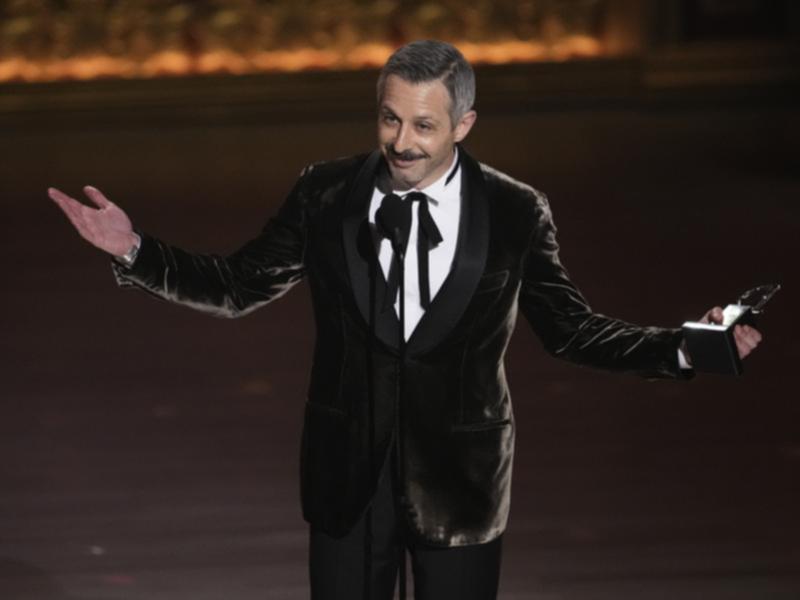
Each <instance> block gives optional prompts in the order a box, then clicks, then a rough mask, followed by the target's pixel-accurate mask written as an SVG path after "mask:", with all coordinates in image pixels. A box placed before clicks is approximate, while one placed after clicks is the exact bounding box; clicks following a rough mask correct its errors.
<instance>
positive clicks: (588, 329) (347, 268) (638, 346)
mask: <svg viewBox="0 0 800 600" xmlns="http://www.w3.org/2000/svg"><path fill="white" fill-rule="evenodd" d="M460 152H461V177H462V198H461V202H462V209H461V219H460V222H459V234H458V235H459V238H458V242H457V249H456V254H455V258H454V261H453V265H452V268H451V271H450V273H449V275H448V277H447V279H446V280H445V283H444V284H443V286H442V288H441V289H440V291H439V292H438V294H437V295H436V297H435V298H434V299H433V302H432V304H431V306H430V308H429V310H428V311H427V312H426V313H425V315H424V316H423V318H422V320H421V321H420V322H419V324H418V326H417V328H416V329H415V330H414V333H413V334H412V336H411V337H410V339H409V340H408V343H407V350H406V353H407V354H406V360H405V363H404V364H405V369H404V373H403V375H404V382H405V390H404V395H403V398H398V394H397V381H398V375H399V360H398V344H397V340H398V331H399V323H398V320H397V318H396V316H395V313H394V311H393V310H392V309H389V310H387V311H383V310H381V307H382V306H383V295H384V293H385V282H384V280H383V275H382V272H381V269H380V266H378V265H377V261H376V260H375V245H374V240H373V237H372V235H373V234H372V233H371V230H370V227H369V225H368V223H367V220H366V217H367V208H368V205H369V201H370V197H371V195H372V191H373V186H374V185H375V178H376V173H377V172H378V170H379V169H380V168H382V160H383V159H382V157H381V155H380V153H379V152H377V151H376V152H373V153H371V154H367V155H361V156H356V157H351V158H345V159H339V160H335V161H331V162H323V163H319V164H314V165H311V166H309V167H307V168H306V169H305V170H304V171H303V173H302V174H301V176H300V178H299V180H298V181H297V183H296V184H295V186H294V188H293V189H292V191H291V192H290V194H289V195H288V198H287V199H286V201H285V202H284V204H283V206H282V207H281V208H280V210H279V211H278V213H277V215H276V216H275V217H274V218H272V219H270V220H269V221H268V222H267V224H266V226H265V227H264V228H263V230H262V231H261V233H260V234H259V235H258V236H257V237H256V238H254V239H253V240H251V241H250V242H248V243H246V244H245V245H244V246H243V247H242V248H241V249H239V250H238V251H237V252H235V253H233V254H232V255H230V256H227V257H222V256H216V255H197V254H190V253H187V252H185V251H183V250H180V249H178V248H175V247H172V246H169V245H167V244H165V243H163V242H161V241H159V240H157V239H155V238H153V237H150V236H149V235H146V234H142V245H141V248H140V252H139V255H138V257H137V259H136V261H135V263H134V265H133V266H132V267H131V268H126V267H123V266H121V265H119V264H116V263H115V265H114V270H115V273H116V276H117V280H118V282H119V283H120V285H123V286H129V285H134V286H137V287H139V288H141V289H143V290H145V291H147V292H149V293H151V294H154V295H155V296H158V297H160V298H163V299H166V300H169V301H172V302H177V303H181V304H184V305H188V306H190V307H192V308H196V309H200V310H204V311H207V312H210V313H212V314H215V315H217V316H223V317H236V316H240V315H244V314H247V313H249V312H251V311H253V310H255V309H256V308H258V307H260V306H262V305H264V304H266V303H268V302H270V301H272V300H274V299H276V298H278V297H279V296H281V295H283V294H284V293H285V292H286V291H287V290H288V289H289V288H290V287H292V286H293V285H294V284H295V283H297V282H298V281H300V280H301V279H302V278H303V277H306V278H307V279H308V282H309V285H310V289H311V295H312V301H313V307H314V315H315V321H316V345H315V349H314V358H313V367H312V372H311V376H310V384H309V389H308V396H307V403H306V406H305V417H304V428H303V434H302V454H301V497H302V505H303V514H304V516H305V518H306V520H308V521H309V522H310V523H311V524H313V525H314V526H316V527H319V528H321V529H323V530H324V531H326V532H328V533H330V534H331V535H334V536H337V535H343V534H345V533H346V532H348V531H349V530H350V529H351V528H352V526H353V525H354V524H355V523H356V522H357V520H358V519H359V517H360V516H361V515H362V514H363V513H364V511H365V510H366V508H367V507H368V505H369V502H370V499H371V498H372V496H373V493H374V491H375V488H376V474H377V473H378V471H379V466H380V465H381V464H382V463H383V460H384V458H385V457H386V455H387V452H388V451H389V448H390V446H391V444H392V443H393V441H397V442H398V447H399V448H402V451H401V457H402V458H401V460H402V461H403V462H402V466H403V469H402V473H403V481H402V482H401V489H402V490H403V493H402V497H401V499H400V500H401V506H402V508H403V512H404V513H405V517H406V519H407V522H408V524H409V525H410V528H411V531H413V532H414V533H415V534H416V535H417V537H418V541H421V542H423V543H427V544H432V545H438V546H458V545H467V544H475V543H483V542H488V541H490V540H492V539H494V538H495V537H497V536H498V535H500V534H501V533H502V532H503V530H504V528H505V526H506V521H507V517H508V512H509V497H510V489H511V467H512V460H513V452H514V418H513V414H512V407H511V398H510V395H509V390H508V386H507V383H506V376H505V371H504V365H503V360H504V353H505V351H506V347H507V345H508V342H509V338H510V336H511V333H512V331H513V329H514V324H515V321H516V317H517V313H518V310H521V311H522V313H523V315H524V316H525V317H526V319H527V320H528V322H529V323H530V325H531V326H532V327H533V329H534V331H535V332H536V334H537V335H538V337H539V338H540V339H541V341H542V344H543V345H544V347H545V349H546V350H547V351H549V352H550V353H552V354H554V355H556V356H558V357H563V358H565V359H568V360H571V361H575V362H578V363H581V364H585V365H590V366H594V367H599V368H604V369H612V370H618V371H628V372H633V373H637V374H639V375H643V376H646V377H679V376H680V369H679V366H678V360H677V348H678V345H679V344H680V340H681V334H680V331H679V330H675V329H662V328H655V327H639V326H635V325H632V324H629V323H626V322H623V321H620V320H617V319H613V318H609V317H606V316H603V315H600V314H596V313H593V312H592V311H591V309H590V308H589V306H588V304H587V303H586V301H585V300H584V298H583V296H582V295H581V293H580V292H579V291H578V289H577V288H576V287H575V285H573V283H572V282H571V281H570V279H569V277H568V275H567V272H566V271H565V269H564V267H563V266H562V264H561V262H560V261H559V258H558V245H557V243H556V237H555V236H556V229H555V227H554V225H553V220H552V217H551V212H550V208H549V205H548V202H547V199H546V198H545V196H544V195H543V194H541V193H540V192H538V191H536V190H534V189H533V188H531V187H529V186H527V185H524V184H522V183H520V182H517V181H515V180H513V179H511V178H510V177H508V176H506V175H504V174H502V173H500V172H498V171H496V170H494V169H492V168H490V167H488V166H486V165H483V164H480V163H478V162H476V161H475V160H474V159H473V158H471V157H470V156H469V155H468V154H467V153H466V152H465V151H464V150H463V149H460ZM398 414H399V415H400V417H401V420H402V423H399V422H398Z"/></svg>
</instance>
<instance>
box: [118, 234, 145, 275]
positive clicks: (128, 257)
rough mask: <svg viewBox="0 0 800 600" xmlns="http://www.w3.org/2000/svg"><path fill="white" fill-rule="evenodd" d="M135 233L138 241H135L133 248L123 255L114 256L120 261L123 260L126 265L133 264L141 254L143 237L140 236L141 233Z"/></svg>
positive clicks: (130, 265)
mask: <svg viewBox="0 0 800 600" xmlns="http://www.w3.org/2000/svg"><path fill="white" fill-rule="evenodd" d="M133 235H135V236H136V241H135V242H134V243H133V246H131V249H130V250H128V251H127V252H126V253H125V254H123V255H122V256H115V257H114V258H116V259H117V261H118V262H121V263H122V264H123V265H125V266H126V267H132V266H133V263H134V262H135V261H136V257H137V256H138V255H139V248H141V246H142V238H141V237H140V236H139V234H138V233H134V234H133Z"/></svg>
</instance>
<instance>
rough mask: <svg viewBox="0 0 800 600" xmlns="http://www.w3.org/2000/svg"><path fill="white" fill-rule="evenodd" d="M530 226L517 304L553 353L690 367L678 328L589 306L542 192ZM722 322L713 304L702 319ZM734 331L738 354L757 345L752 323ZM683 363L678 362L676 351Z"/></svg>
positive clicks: (653, 370)
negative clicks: (562, 256) (563, 255)
mask: <svg viewBox="0 0 800 600" xmlns="http://www.w3.org/2000/svg"><path fill="white" fill-rule="evenodd" d="M536 203H537V214H536V225H535V228H534V230H533V233H532V236H531V242H530V244H529V248H528V255H527V257H526V263H525V273H524V276H523V280H522V285H521V289H520V309H521V310H522V312H523V314H524V315H525V317H526V318H527V320H528V321H529V322H530V324H531V326H532V327H533V329H534V330H535V331H536V333H537V335H538V336H539V338H540V339H541V340H542V343H543V344H544V346H545V348H546V349H547V350H548V351H549V352H550V353H551V354H553V355H554V356H557V357H559V358H564V359H566V360H570V361H572V362H576V363H579V364H584V365H587V366H593V367H598V368H601V369H608V370H614V371H627V372H632V373H637V374H639V375H643V376H645V377H680V376H682V375H685V374H686V373H690V371H687V370H686V367H689V368H691V357H690V356H689V355H688V352H687V351H686V348H685V346H684V344H683V335H682V333H681V330H680V329H677V328H676V329H669V328H663V327H642V326H639V325H634V324H632V323H628V322H625V321H622V320H619V319H614V318H612V317H607V316H605V315H601V314H598V313H595V312H593V311H592V310H591V308H590V307H589V305H588V303H587V302H586V300H585V299H584V297H583V295H582V294H581V293H580V291H579V290H578V289H577V287H576V286H575V285H574V284H573V283H572V281H571V280H570V278H569V276H568V274H567V271H566V269H565V268H564V266H563V265H562V264H561V262H560V260H559V257H558V250H559V248H558V242H557V241H556V228H555V225H554V224H553V220H552V214H551V212H550V208H549V205H548V202H547V199H546V198H545V197H544V196H539V197H537V199H536ZM702 320H705V321H706V322H715V323H721V322H722V309H721V308H719V307H714V308H712V309H711V310H709V311H708V312H707V313H706V314H705V315H704V316H703V318H702ZM734 336H735V339H736V343H737V346H738V350H739V355H740V357H742V358H744V357H745V356H747V355H748V354H749V353H750V352H752V350H753V349H754V348H755V347H756V346H757V345H758V344H759V342H760V341H761V334H760V333H759V332H758V331H757V330H756V329H754V328H751V327H747V326H745V327H741V326H738V327H736V328H735V330H734ZM679 349H680V350H681V352H683V355H684V358H685V361H686V364H685V365H683V364H681V360H680V359H679V356H680V355H679V353H678V350H679Z"/></svg>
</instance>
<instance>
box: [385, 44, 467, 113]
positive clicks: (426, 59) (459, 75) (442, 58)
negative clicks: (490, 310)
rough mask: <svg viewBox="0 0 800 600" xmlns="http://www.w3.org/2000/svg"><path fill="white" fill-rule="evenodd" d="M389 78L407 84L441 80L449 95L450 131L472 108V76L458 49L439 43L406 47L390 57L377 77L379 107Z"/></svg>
mask: <svg viewBox="0 0 800 600" xmlns="http://www.w3.org/2000/svg"><path fill="white" fill-rule="evenodd" d="M389 75H397V76H398V77H400V78H401V79H403V80H405V81H408V82H409V83H423V82H427V81H435V80H441V82H442V83H443V84H444V86H445V88H447V91H448V93H449V94H450V122H451V125H452V126H453V127H455V125H456V123H458V121H459V119H461V117H463V116H464V114H465V113H466V112H467V111H469V110H471V109H472V107H473V105H474V104H475V73H474V72H473V70H472V67H471V66H470V64H469V63H468V62H467V60H466V59H465V58H464V55H463V54H461V52H459V51H458V48H456V47H455V46H453V45H451V44H448V43H447V42H440V41H438V40H420V41H417V42H411V43H410V44H406V45H405V46H403V47H402V48H399V49H398V50H396V51H395V52H394V54H392V55H391V56H390V57H389V60H387V61H386V64H385V65H384V66H383V69H381V74H380V75H379V76H378V105H379V106H380V104H381V102H383V91H384V89H385V87H386V79H387V78H388V77H389Z"/></svg>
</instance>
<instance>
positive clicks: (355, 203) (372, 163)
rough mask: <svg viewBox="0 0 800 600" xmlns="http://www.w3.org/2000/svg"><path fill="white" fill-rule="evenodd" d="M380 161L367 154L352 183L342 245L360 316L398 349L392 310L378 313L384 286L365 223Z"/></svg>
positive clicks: (376, 332) (394, 315) (379, 158)
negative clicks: (372, 324)
mask: <svg viewBox="0 0 800 600" xmlns="http://www.w3.org/2000/svg"><path fill="white" fill-rule="evenodd" d="M380 160H381V153H380V152H379V151H377V150H376V151H375V152H373V153H372V154H370V155H369V157H368V158H367V160H366V161H365V162H364V165H363V166H362V167H361V170H360V171H359V173H358V175H357V176H356V179H355V181H354V182H353V187H352V189H351V190H350V194H349V196H348V197H347V202H346V204H345V215H344V219H343V223H342V241H343V243H344V253H345V258H346V259H347V270H348V272H349V274H350V285H351V287H352V289H353V295H354V296H355V300H356V304H357V305H358V310H359V312H360V313H361V316H362V317H363V318H364V321H365V322H366V323H367V324H370V323H372V322H373V319H374V325H375V335H376V337H377V338H378V339H379V340H380V341H382V342H383V343H384V344H386V345H387V346H389V347H391V348H397V345H398V343H397V336H398V335H399V333H398V332H399V330H400V324H399V322H398V320H397V315H396V314H395V312H394V310H387V311H384V312H381V310H380V308H381V307H382V306H383V298H384V295H385V293H386V282H385V280H384V277H383V271H382V270H381V268H380V265H379V264H378V259H377V255H376V252H375V243H374V241H373V239H372V233H371V231H370V228H369V222H368V220H367V217H368V214H367V213H368V210H369V201H370V199H371V198H372V191H373V188H374V186H375V173H376V170H377V168H378V165H379V164H380ZM373 294H374V295H373ZM371 309H373V310H374V312H372V311H371Z"/></svg>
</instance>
